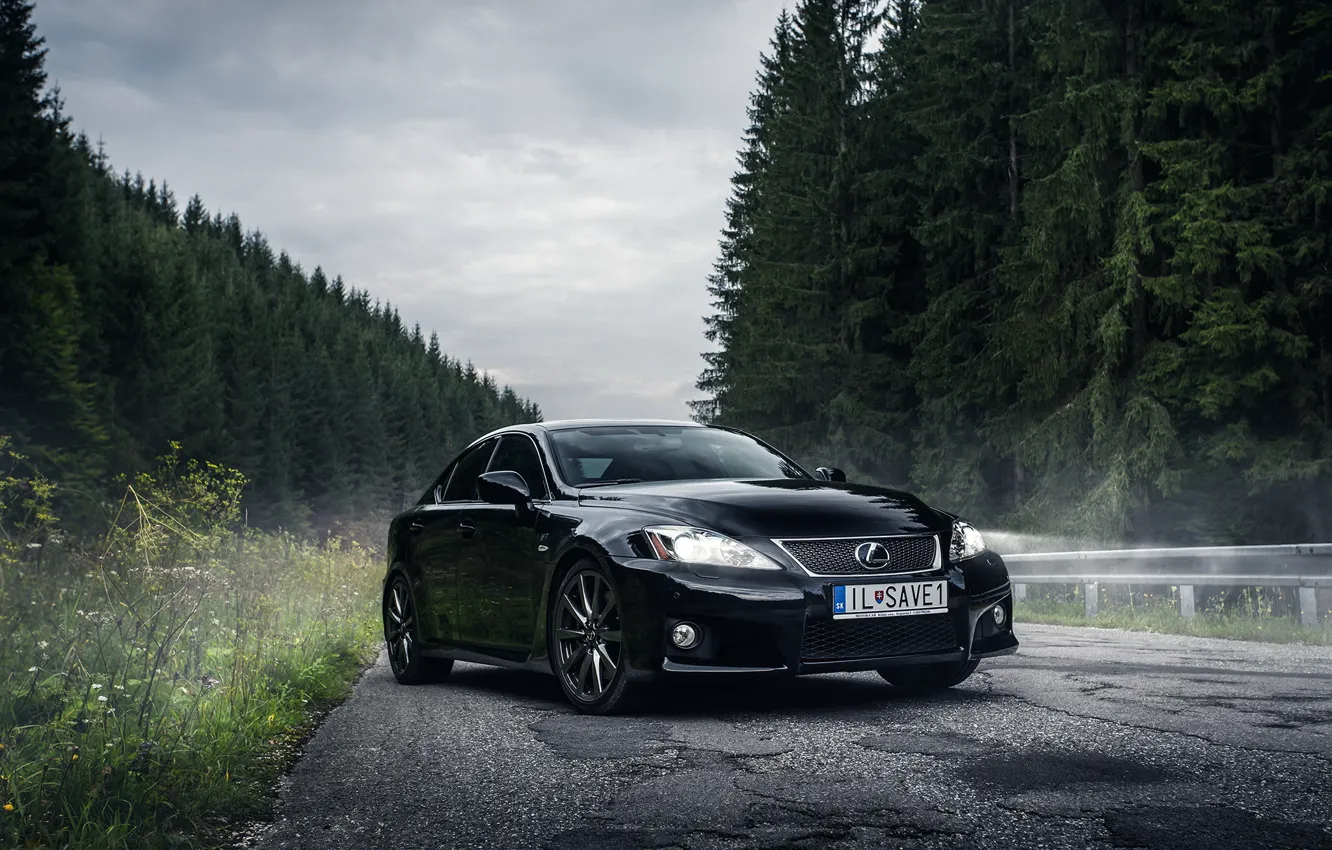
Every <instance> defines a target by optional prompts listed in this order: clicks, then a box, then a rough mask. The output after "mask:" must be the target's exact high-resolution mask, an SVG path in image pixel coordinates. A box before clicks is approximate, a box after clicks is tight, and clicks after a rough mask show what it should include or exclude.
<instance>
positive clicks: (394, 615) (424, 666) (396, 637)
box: [384, 575, 453, 685]
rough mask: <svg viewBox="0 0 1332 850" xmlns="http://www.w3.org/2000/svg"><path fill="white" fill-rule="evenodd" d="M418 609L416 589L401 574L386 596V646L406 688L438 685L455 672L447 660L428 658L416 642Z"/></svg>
mask: <svg viewBox="0 0 1332 850" xmlns="http://www.w3.org/2000/svg"><path fill="white" fill-rule="evenodd" d="M416 634H417V627H416V606H415V605H413V604H412V589H411V587H409V586H408V584H407V579H406V578H404V577H403V576H401V575H398V576H396V577H394V579H393V582H392V583H391V584H390V585H389V589H388V592H387V593H385V594H384V643H385V644H386V645H387V647H388V656H389V667H390V668H391V669H392V670H393V676H394V678H396V679H397V680H398V681H399V682H400V683H402V684H404V685H420V684H424V683H426V682H437V681H439V680H441V679H443V678H444V677H446V676H448V675H449V673H450V672H451V671H452V670H453V661H452V660H451V659H447V658H426V657H425V656H423V655H422V654H421V650H420V647H419V646H418V645H417V641H416Z"/></svg>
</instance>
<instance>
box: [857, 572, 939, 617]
mask: <svg viewBox="0 0 1332 850" xmlns="http://www.w3.org/2000/svg"><path fill="white" fill-rule="evenodd" d="M947 610H948V582H947V581H911V582H902V583H900V584H838V585H834V586H833V619H834V620H851V619H856V618H859V617H905V616H908V615H910V614H942V613H944V612H945V611H947Z"/></svg>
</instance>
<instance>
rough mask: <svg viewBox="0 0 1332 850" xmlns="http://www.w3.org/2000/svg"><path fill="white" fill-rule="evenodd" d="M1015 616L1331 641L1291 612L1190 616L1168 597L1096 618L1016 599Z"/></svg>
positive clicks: (1077, 606) (1324, 630) (1106, 610)
mask: <svg viewBox="0 0 1332 850" xmlns="http://www.w3.org/2000/svg"><path fill="white" fill-rule="evenodd" d="M1013 616H1014V620H1015V621H1016V622H1017V623H1019V624H1021V623H1043V624H1046V625H1052V626H1097V627H1100V628H1106V629H1127V630H1129V631H1137V632H1155V633H1157V634H1173V635H1195V636H1197V637H1213V638H1230V639H1232V640H1252V641H1266V642H1270V643H1305V644H1311V645H1315V646H1330V645H1332V625H1329V624H1328V623H1322V624H1319V625H1318V626H1312V627H1310V626H1304V625H1301V624H1300V622H1299V621H1298V620H1296V619H1294V618H1293V617H1272V616H1256V615H1254V614H1251V613H1240V612H1234V611H1232V612H1226V611H1215V610H1214V611H1199V612H1198V613H1197V614H1196V615H1195V616H1193V617H1192V618H1190V619H1187V620H1186V619H1184V618H1183V617H1181V616H1179V610H1178V609H1177V608H1176V607H1175V605H1174V604H1173V603H1172V602H1170V601H1169V600H1161V601H1159V602H1156V603H1149V604H1145V605H1144V604H1138V605H1136V606H1133V607H1130V606H1127V605H1113V606H1106V605H1104V604H1103V605H1102V606H1101V609H1100V611H1099V613H1097V615H1096V616H1095V617H1087V616H1086V613H1085V611H1084V608H1083V603H1082V602H1081V601H1062V600H1058V599H1048V598H1047V599H1039V598H1036V599H1033V598H1028V599H1026V600H1024V601H1022V602H1019V603H1017V607H1016V610H1015V611H1014V615H1013Z"/></svg>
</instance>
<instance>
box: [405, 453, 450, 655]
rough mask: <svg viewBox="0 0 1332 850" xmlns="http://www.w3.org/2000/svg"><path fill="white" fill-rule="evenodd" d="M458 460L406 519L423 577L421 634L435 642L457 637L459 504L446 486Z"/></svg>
mask: <svg viewBox="0 0 1332 850" xmlns="http://www.w3.org/2000/svg"><path fill="white" fill-rule="evenodd" d="M457 465H458V464H457V461H456V460H455V461H454V462H453V463H451V464H449V466H448V467H447V468H446V469H445V470H444V472H443V473H441V474H440V476H439V478H438V479H436V480H435V483H434V485H433V486H432V487H431V489H430V492H428V493H427V494H426V495H425V496H423V497H422V499H421V501H420V502H418V503H417V505H416V507H415V508H413V509H412V512H411V515H410V516H409V517H408V519H407V531H408V535H409V537H408V539H407V552H408V557H407V560H409V561H410V562H411V563H412V564H413V565H414V566H415V567H416V570H417V574H418V575H419V576H420V578H421V591H420V593H419V596H420V598H418V600H417V617H418V618H419V619H420V626H419V627H420V629H421V634H422V635H423V636H424V637H425V638H426V639H427V640H429V641H432V642H445V643H451V642H453V641H454V640H456V638H457V635H456V634H455V624H454V616H455V614H454V612H455V611H456V610H457V607H458V606H457V598H456V596H457V594H456V591H455V588H454V581H455V578H454V575H453V562H454V561H455V560H456V558H457V553H456V552H453V551H451V550H452V549H453V548H456V547H455V545H454V544H455V543H456V540H455V538H456V537H457V528H458V511H459V509H460V507H461V506H460V505H449V504H447V503H445V502H444V490H445V488H446V487H447V486H448V482H449V477H450V476H451V475H452V474H453V470H454V469H455V468H457Z"/></svg>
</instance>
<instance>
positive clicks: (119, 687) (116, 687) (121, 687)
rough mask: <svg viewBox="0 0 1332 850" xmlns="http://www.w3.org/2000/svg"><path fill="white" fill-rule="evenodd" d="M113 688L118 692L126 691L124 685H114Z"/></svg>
mask: <svg viewBox="0 0 1332 850" xmlns="http://www.w3.org/2000/svg"><path fill="white" fill-rule="evenodd" d="M111 687H113V688H115V689H116V690H118V691H123V690H125V686H124V685H112V686H111Z"/></svg>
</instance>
